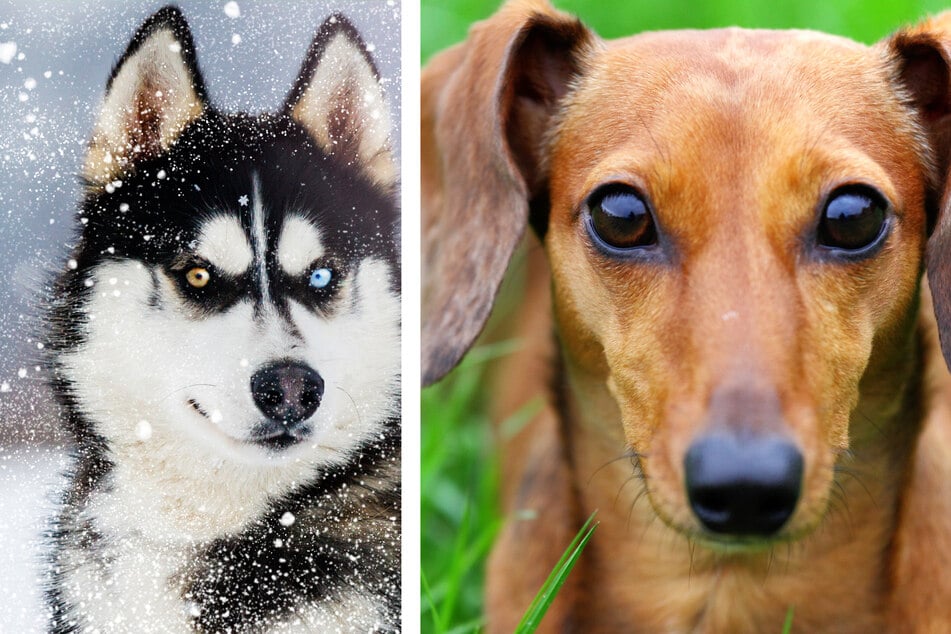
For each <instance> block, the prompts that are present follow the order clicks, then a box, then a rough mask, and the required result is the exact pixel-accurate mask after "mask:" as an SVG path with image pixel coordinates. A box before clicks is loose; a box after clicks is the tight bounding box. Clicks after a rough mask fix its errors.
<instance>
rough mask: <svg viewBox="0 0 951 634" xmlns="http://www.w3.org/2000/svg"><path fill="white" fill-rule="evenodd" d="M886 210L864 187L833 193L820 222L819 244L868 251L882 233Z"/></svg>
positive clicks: (872, 193)
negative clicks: (867, 248) (864, 248)
mask: <svg viewBox="0 0 951 634" xmlns="http://www.w3.org/2000/svg"><path fill="white" fill-rule="evenodd" d="M887 206H888V205H887V203H886V202H885V201H884V199H883V198H882V197H881V195H879V194H878V193H877V192H875V191H873V190H870V189H867V188H864V187H862V188H849V189H845V190H841V191H838V192H833V194H832V195H831V196H830V197H829V200H828V202H826V206H825V209H823V210H822V217H821V218H820V220H819V232H818V240H819V244H821V245H823V246H827V247H834V248H837V249H846V250H849V251H855V250H858V249H862V248H863V247H867V246H868V245H870V244H872V243H873V242H875V240H876V238H878V236H879V235H881V233H882V228H883V227H884V225H885V218H886V216H885V210H886V208H887Z"/></svg>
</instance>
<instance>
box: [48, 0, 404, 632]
mask: <svg viewBox="0 0 951 634" xmlns="http://www.w3.org/2000/svg"><path fill="white" fill-rule="evenodd" d="M391 135H392V130H391V124H390V116H389V113H388V111H387V109H386V105H385V101H384V94H383V90H382V88H381V85H380V81H379V75H378V73H377V70H376V68H375V66H374V64H373V61H372V59H371V58H370V56H369V54H368V53H367V51H366V47H365V45H364V44H363V42H362V41H361V39H360V36H359V35H358V34H357V32H356V30H355V29H354V28H353V27H352V26H351V25H350V24H349V22H347V21H346V19H345V18H343V17H342V16H340V15H335V16H332V17H331V18H329V19H328V20H327V21H326V22H325V23H324V24H323V26H321V27H320V29H318V32H317V35H316V37H315V39H314V41H313V44H312V45H311V47H310V49H309V50H308V52H307V54H306V56H305V59H304V63H303V67H302V69H301V72H300V76H299V77H298V79H297V81H296V82H295V84H294V86H293V87H292V88H291V90H290V92H289V94H288V96H287V99H286V101H285V103H284V104H283V106H282V107H281V109H280V110H279V111H278V112H277V113H274V114H266V115H261V116H257V117H254V116H249V115H244V114H225V113H222V112H221V111H219V110H217V109H216V108H215V107H214V106H213V105H212V104H211V103H209V101H208V98H207V95H206V91H205V88H204V84H203V81H202V77H201V74H200V73H199V70H198V64H197V58H196V55H195V49H194V44H193V41H192V37H191V35H190V32H189V29H188V26H187V24H186V22H185V19H184V17H183V16H182V14H181V13H180V12H179V10H178V9H176V8H174V7H167V8H165V9H162V10H161V11H159V12H158V13H156V14H155V15H153V16H152V17H151V18H149V19H148V20H147V21H146V22H145V23H144V24H143V25H142V26H141V27H140V28H139V30H138V31H137V33H136V34H135V35H134V37H133V38H132V41H131V43H130V44H129V47H128V49H127V51H126V52H125V54H124V55H123V56H122V58H121V59H120V60H119V62H118V63H117V65H116V67H115V68H114V70H113V72H112V75H111V77H110V79H109V82H108V84H107V90H106V96H105V100H104V103H103V105H102V108H101V110H100V115H99V118H98V120H97V122H96V125H95V129H94V132H93V136H92V140H91V142H90V146H89V151H88V155H87V158H86V161H85V164H84V167H83V174H82V176H83V179H84V181H85V183H86V193H85V196H84V199H83V201H82V203H81V206H80V210H79V224H78V227H79V231H78V238H77V243H76V246H75V248H74V250H73V252H72V253H71V255H70V257H69V260H68V264H67V266H66V267H65V269H64V271H63V273H62V274H60V275H59V276H58V278H57V279H56V281H55V283H54V284H53V285H52V292H51V296H50V307H49V311H48V314H49V323H50V328H49V337H48V340H47V345H46V350H47V351H48V352H49V358H48V362H49V365H50V370H51V376H52V377H53V379H52V382H53V387H54V389H55V391H56V392H57V394H58V396H59V398H60V400H61V402H62V405H63V410H64V416H63V418H64V424H65V426H66V427H67V428H68V430H69V431H70V432H71V434H72V435H73V437H74V439H75V452H74V454H75V463H74V467H73V469H72V471H71V474H70V480H69V484H68V487H67V489H66V490H65V492H64V494H63V497H62V505H61V508H60V511H59V513H58V515H57V517H56V518H55V519H54V521H53V527H52V529H51V531H50V540H51V549H50V555H49V561H50V567H51V571H50V585H49V587H48V591H47V596H48V602H49V612H50V613H49V624H50V631H52V632H58V633H59V632H103V633H105V632H135V633H144V632H196V631H197V632H271V631H279V632H336V631H339V632H370V631H386V632H389V631H398V630H399V628H400V616H399V597H400V578H399V574H400V551H399V537H400V523H399V514H400V485H399V467H400V453H399V398H400V365H399V364H400V317H399V312H400V298H399V292H400V282H399V276H400V263H399V237H398V230H397V225H398V217H399V211H398V208H397V204H396V191H397V169H396V165H395V161H394V156H393V153H392V150H391V145H390V137H391Z"/></svg>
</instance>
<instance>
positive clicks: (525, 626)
mask: <svg viewBox="0 0 951 634" xmlns="http://www.w3.org/2000/svg"><path fill="white" fill-rule="evenodd" d="M595 513H596V512H595ZM595 513H592V514H591V517H589V518H588V521H587V522H585V523H584V526H582V527H581V530H579V531H578V534H577V535H575V538H574V539H573V540H571V544H569V545H568V548H566V549H565V552H564V553H563V554H562V556H561V559H559V560H558V563H557V564H555V567H554V568H553V569H552V571H551V574H549V575H548V578H547V579H546V580H545V583H544V584H542V587H541V589H540V590H539V591H538V594H536V595H535V599H534V600H533V601H532V604H531V605H530V606H528V610H526V611H525V615H524V616H523V617H522V620H521V621H520V622H519V624H518V627H517V628H516V629H515V634H530V633H531V632H534V631H535V630H536V629H538V626H539V624H540V623H541V622H542V618H543V617H544V616H545V613H546V612H548V608H549V607H550V606H551V603H552V601H554V600H555V597H556V596H557V595H558V591H559V590H560V589H561V587H562V586H563V585H564V584H565V580H566V579H567V578H568V573H570V572H571V569H572V568H574V566H575V563H576V562H577V561H578V558H579V557H580V556H581V552H582V551H583V550H584V547H585V546H587V544H588V540H590V539H591V536H592V535H593V534H594V531H595V529H596V528H597V527H598V525H597V524H596V523H594V516H595Z"/></svg>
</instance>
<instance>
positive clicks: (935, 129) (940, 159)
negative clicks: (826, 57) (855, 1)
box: [887, 11, 951, 367]
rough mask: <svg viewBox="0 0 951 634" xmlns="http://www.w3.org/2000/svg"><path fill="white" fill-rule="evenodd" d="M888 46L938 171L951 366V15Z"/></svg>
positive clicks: (933, 188)
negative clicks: (916, 113) (950, 207)
mask: <svg viewBox="0 0 951 634" xmlns="http://www.w3.org/2000/svg"><path fill="white" fill-rule="evenodd" d="M887 46H888V47H889V49H890V51H889V53H890V57H891V58H892V59H893V60H894V62H895V63H897V71H898V72H897V79H898V81H899V83H900V85H901V88H902V90H903V91H904V92H905V94H906V95H907V97H908V98H909V102H910V104H909V105H911V106H912V107H913V108H914V109H915V110H916V111H917V112H918V117H919V120H920V122H921V124H922V127H923V130H924V132H925V134H926V136H927V139H928V142H929V145H930V147H931V151H932V157H933V161H934V167H935V168H936V169H935V173H934V175H933V176H932V178H931V182H930V183H929V184H928V185H929V188H928V189H929V191H928V206H929V210H928V212H929V216H930V217H929V219H928V220H929V225H930V226H929V229H930V237H929V238H928V247H927V253H926V261H927V271H928V284H929V287H930V288H931V296H932V299H933V305H934V311H935V317H936V318H937V323H938V335H939V338H940V340H941V351H942V353H943V354H944V360H945V363H947V364H948V366H949V367H951V210H949V206H951V170H949V167H951V11H948V12H945V13H943V14H941V15H939V16H937V17H935V18H932V19H929V20H926V21H925V22H923V23H922V24H919V25H918V26H916V27H914V28H912V29H907V30H904V31H900V32H898V33H897V34H896V35H894V36H893V37H892V38H891V39H890V40H888V41H887Z"/></svg>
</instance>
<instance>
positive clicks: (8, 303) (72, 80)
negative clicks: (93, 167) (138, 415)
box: [0, 0, 400, 634]
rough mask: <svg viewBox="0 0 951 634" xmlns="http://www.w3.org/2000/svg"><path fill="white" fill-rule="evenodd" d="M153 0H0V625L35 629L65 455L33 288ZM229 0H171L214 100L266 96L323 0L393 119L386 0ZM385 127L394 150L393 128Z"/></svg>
mask: <svg viewBox="0 0 951 634" xmlns="http://www.w3.org/2000/svg"><path fill="white" fill-rule="evenodd" d="M164 4H165V3H163V2H158V1H156V2H119V1H117V0H111V1H109V2H92V1H90V0H86V1H78V2H46V3H38V2H36V1H35V0H13V1H11V0H0V53H2V50H3V48H2V44H3V43H7V42H16V44H17V48H18V53H22V54H23V56H24V57H23V59H15V58H14V59H13V60H12V61H11V63H10V64H4V63H0V255H2V257H0V386H3V384H4V383H6V384H7V385H8V386H9V391H7V392H0V634H2V633H6V632H16V633H18V634H19V633H22V632H42V631H43V624H44V618H45V617H44V610H43V603H42V600H41V596H42V595H41V586H42V572H41V565H40V561H41V556H42V554H41V553H42V550H43V548H42V540H41V537H40V536H41V533H42V531H43V529H44V527H45V525H46V520H47V518H48V517H50V516H51V514H52V512H53V508H54V500H55V498H56V495H57V491H58V490H59V488H60V487H61V481H60V477H61V476H60V475H59V474H60V473H61V472H62V470H63V468H64V466H65V464H66V461H65V454H64V452H63V451H62V449H61V448H60V447H59V446H58V444H57V443H51V442H47V441H49V440H57V437H56V434H55V433H53V432H52V430H53V429H54V423H55V420H56V411H55V408H54V407H53V406H52V405H51V401H50V398H49V396H48V394H47V393H46V391H45V388H44V387H43V377H42V376H41V373H39V372H37V371H36V370H35V357H36V339H35V335H36V333H38V332H39V331H40V329H41V325H40V323H39V322H38V319H37V311H36V304H37V301H36V297H37V289H39V288H40V287H41V285H42V284H43V283H44V281H45V280H47V279H48V274H49V273H50V272H51V271H56V270H58V269H59V268H60V267H61V266H62V265H63V261H64V258H65V252H66V245H67V244H68V243H69V242H70V241H71V239H72V238H71V236H72V232H73V218H74V212H75V210H76V204H77V200H78V197H79V194H80V186H79V180H78V178H77V176H76V174H77V172H78V170H79V166H80V164H81V162H82V158H83V153H84V148H85V144H86V141H87V139H88V135H89V134H90V132H91V129H92V124H93V118H94V116H95V114H96V112H97V110H98V106H99V102H100V100H101V98H102V94H103V90H104V88H105V83H106V78H107V77H108V74H109V71H110V69H111V68H112V65H113V64H114V63H115V61H116V60H117V59H118V58H119V56H120V55H121V54H122V52H123V51H124V50H125V46H126V44H127V43H128V41H129V38H130V37H131V36H132V34H133V32H134V31H135V29H136V27H138V25H139V24H140V23H141V22H142V20H144V19H145V18H146V17H147V16H148V15H149V14H151V13H152V12H153V11H155V10H156V9H158V8H160V7H161V6H163V5H164ZM238 5H239V7H240V9H241V14H242V17H240V18H238V19H232V18H229V17H227V16H226V15H225V13H224V6H225V0H216V1H215V2H190V1H187V0H183V1H181V2H179V6H181V7H182V9H183V10H184V12H185V15H186V17H187V18H188V21H189V24H190V25H191V28H192V34H193V36H194V38H195V43H196V47H197V50H198V61H199V65H200V67H201V69H202V72H203V75H204V79H205V82H206V86H207V88H208V91H209V95H210V98H211V100H212V101H213V102H214V103H215V104H216V105H217V106H218V107H220V108H223V109H225V110H232V111H234V110H245V111H250V112H261V111H265V110H272V109H275V108H276V107H277V106H278V105H279V104H280V103H281V102H282V100H283V98H284V95H285V93H286V91H287V90H288V89H289V88H290V86H291V82H292V81H293V79H294V78H295V77H296V76H297V71H298V70H299V67H300V64H301V62H302V60H303V56H304V52H305V51H306V50H307V46H308V45H309V44H310V41H311V39H312V37H313V35H314V33H315V31H316V29H317V27H318V25H320V23H321V22H323V20H324V18H326V17H327V16H328V15H329V14H330V13H331V11H332V9H333V8H336V9H337V10H339V11H342V12H343V13H345V14H346V15H347V16H348V17H350V18H351V20H352V21H353V22H354V23H355V24H356V25H357V28H358V29H359V30H360V31H361V33H362V34H363V36H364V39H365V41H367V42H368V44H372V45H373V46H374V51H373V56H374V58H375V59H376V61H377V65H378V66H379V68H380V71H381V74H382V76H383V79H384V81H385V86H386V89H387V100H388V102H389V104H390V107H391V110H392V112H393V121H394V122H398V121H399V120H400V117H399V103H400V85H399V81H400V75H399V69H400V54H399V44H400V6H399V2H398V1H396V0H390V1H389V2H387V0H374V1H373V2H342V1H341V2H338V3H337V4H336V5H331V4H329V3H326V2H308V3H300V2H252V1H251V0H238ZM235 33H237V34H239V35H240V36H241V42H240V44H238V45H237V46H235V45H233V44H232V35H233V34H235ZM47 71H49V72H50V77H49V78H47V77H44V73H46V72H47ZM30 78H32V79H33V80H34V81H35V83H36V85H35V87H33V88H32V90H31V89H28V88H27V86H26V84H27V83H30V84H31V85H32V82H27V80H28V79H30ZM21 95H22V96H21ZM24 97H25V100H24ZM393 140H394V142H395V143H396V144H397V150H399V147H398V142H399V135H398V134H397V133H395V134H394V137H393ZM142 362H143V364H144V365H146V366H147V365H148V359H147V358H143V359H142ZM21 369H22V370H25V371H26V372H25V376H24V377H22V378H21V377H20V376H19V373H20V371H21ZM117 380H121V377H117Z"/></svg>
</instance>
